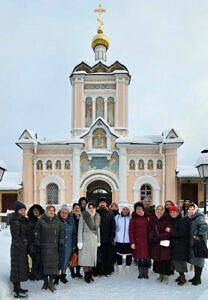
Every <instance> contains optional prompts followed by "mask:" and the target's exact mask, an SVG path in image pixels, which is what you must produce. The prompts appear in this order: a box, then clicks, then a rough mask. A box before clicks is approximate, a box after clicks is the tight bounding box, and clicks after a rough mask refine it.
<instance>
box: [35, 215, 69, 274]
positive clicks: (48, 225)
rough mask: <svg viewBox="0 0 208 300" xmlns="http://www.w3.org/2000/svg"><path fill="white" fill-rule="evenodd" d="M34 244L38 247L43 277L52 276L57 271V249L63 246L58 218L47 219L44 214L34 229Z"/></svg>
mask: <svg viewBox="0 0 208 300" xmlns="http://www.w3.org/2000/svg"><path fill="white" fill-rule="evenodd" d="M35 238H36V244H37V245H38V246H39V247H40V251H41V260H42V264H43V274H44V275H54V274H56V272H57V271H58V263H59V249H60V248H61V246H63V245H64V231H63V228H62V225H61V222H60V221H59V219H58V217H57V216H56V215H55V216H54V217H53V218H51V217H48V216H47V215H46V214H45V213H44V214H43V215H42V216H41V217H40V219H39V220H38V222H37V224H36V227H35Z"/></svg>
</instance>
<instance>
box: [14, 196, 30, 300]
mask: <svg viewBox="0 0 208 300" xmlns="http://www.w3.org/2000/svg"><path fill="white" fill-rule="evenodd" d="M14 210H15V212H14V213H13V214H12V215H11V217H10V231H11V237H12V243H11V273H10V280H11V282H12V283H13V286H14V292H15V295H14V296H15V297H16V298H24V297H26V295H25V293H27V292H28V290H24V289H22V288H21V286H20V282H22V281H26V280H28V278H29V268H28V257H27V254H28V253H27V244H28V240H27V224H28V221H27V219H26V218H25V213H26V207H25V205H24V204H23V203H21V202H19V201H16V202H15V203H14Z"/></svg>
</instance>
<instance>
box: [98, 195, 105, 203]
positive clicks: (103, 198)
mask: <svg viewBox="0 0 208 300" xmlns="http://www.w3.org/2000/svg"><path fill="white" fill-rule="evenodd" d="M100 202H105V203H107V199H106V198H105V197H100V198H99V199H98V204H99V203H100Z"/></svg>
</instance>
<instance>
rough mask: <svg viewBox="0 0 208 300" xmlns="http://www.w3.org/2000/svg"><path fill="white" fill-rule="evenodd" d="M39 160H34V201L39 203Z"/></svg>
mask: <svg viewBox="0 0 208 300" xmlns="http://www.w3.org/2000/svg"><path fill="white" fill-rule="evenodd" d="M36 172H37V160H36V159H34V161H33V176H34V203H37V173H36Z"/></svg>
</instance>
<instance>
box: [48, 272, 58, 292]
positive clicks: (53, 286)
mask: <svg viewBox="0 0 208 300" xmlns="http://www.w3.org/2000/svg"><path fill="white" fill-rule="evenodd" d="M48 288H49V290H50V291H51V292H55V290H56V288H55V285H54V282H53V275H50V276H49V281H48Z"/></svg>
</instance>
